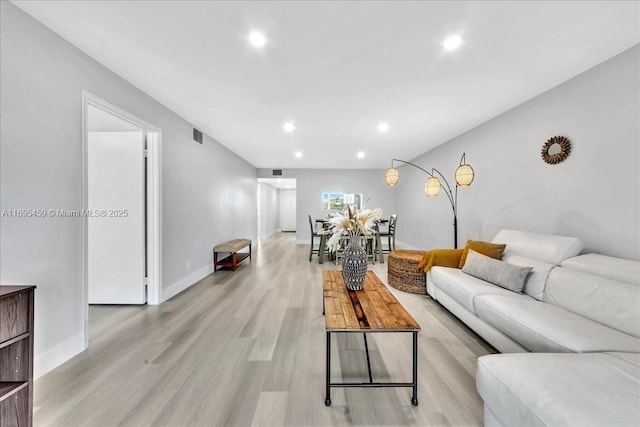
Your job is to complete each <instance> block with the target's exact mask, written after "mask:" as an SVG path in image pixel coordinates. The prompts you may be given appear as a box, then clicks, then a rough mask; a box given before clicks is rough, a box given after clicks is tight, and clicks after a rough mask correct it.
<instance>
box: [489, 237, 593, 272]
mask: <svg viewBox="0 0 640 427" xmlns="http://www.w3.org/2000/svg"><path fill="white" fill-rule="evenodd" d="M492 241H493V242H494V243H505V244H506V245H507V248H506V249H505V251H504V255H520V256H523V257H527V258H533V259H537V260H540V261H543V262H548V263H550V264H555V265H560V263H561V262H562V261H563V260H565V259H566V258H569V257H573V256H576V255H578V254H579V253H580V251H581V250H582V241H581V240H580V239H577V238H575V237H565V236H556V235H552V234H539V233H530V232H528V231H519V230H506V229H505V230H501V231H500V232H498V234H496V237H494V238H493V240H492Z"/></svg>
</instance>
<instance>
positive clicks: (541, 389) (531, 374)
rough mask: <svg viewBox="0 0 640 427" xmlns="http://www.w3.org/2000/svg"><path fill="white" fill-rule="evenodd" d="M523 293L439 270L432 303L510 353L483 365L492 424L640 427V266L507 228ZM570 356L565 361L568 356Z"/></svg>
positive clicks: (504, 239)
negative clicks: (525, 273)
mask: <svg viewBox="0 0 640 427" xmlns="http://www.w3.org/2000/svg"><path fill="white" fill-rule="evenodd" d="M493 242H495V243H504V244H506V249H505V252H504V255H503V258H502V260H503V261H505V262H508V263H512V264H516V265H520V266H528V267H533V271H532V272H531V274H530V275H529V277H528V279H527V281H526V283H525V287H524V290H523V293H522V294H520V293H515V292H512V291H509V290H507V289H504V288H502V287H499V286H496V285H493V284H491V283H488V282H485V281H484V280H481V279H478V278H476V277H473V276H469V275H467V274H465V273H464V272H462V270H459V269H455V268H447V267H433V268H432V269H431V270H430V271H429V273H428V274H427V292H428V293H429V295H430V296H431V297H432V298H433V299H435V300H437V301H438V302H439V303H441V304H442V305H443V306H444V307H446V308H447V309H448V310H449V311H451V312H452V313H453V314H454V315H456V316H457V317H458V318H460V319H461V320H462V321H463V322H464V323H466V324H467V325H468V326H469V327H470V328H472V329H473V330H474V331H475V332H477V333H478V334H479V335H480V336H482V337H483V338H484V339H485V340H486V341H487V342H489V343H490V344H491V345H493V346H494V347H495V348H496V349H498V350H499V351H500V352H502V353H518V354H500V355H490V356H484V357H481V358H480V359H479V360H478V373H477V378H476V380H477V387H478V391H479V393H480V395H481V396H482V398H483V400H484V403H485V425H488V426H524V425H540V426H544V425H548V426H551V425H565V426H583V425H585V426H586V425H591V426H626V425H633V426H640V355H639V354H638V353H640V262H638V261H630V260H623V259H620V258H613V257H607V256H603V255H597V254H586V255H578V254H579V253H580V251H581V250H582V243H581V242H580V240H578V239H576V238H571V237H563V236H553V235H544V234H536V233H528V232H523V231H516V230H502V231H500V232H499V233H498V234H497V235H496V237H495V238H494V239H493ZM560 353H562V354H560Z"/></svg>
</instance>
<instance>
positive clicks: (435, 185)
mask: <svg viewBox="0 0 640 427" xmlns="http://www.w3.org/2000/svg"><path fill="white" fill-rule="evenodd" d="M441 188H442V185H441V184H440V180H439V179H438V178H436V177H435V176H432V177H430V178H427V180H426V181H425V182H424V192H425V194H426V195H427V196H428V197H436V196H437V195H438V193H440V189H441Z"/></svg>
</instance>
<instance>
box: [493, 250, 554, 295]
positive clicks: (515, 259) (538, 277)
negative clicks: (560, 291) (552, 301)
mask: <svg viewBox="0 0 640 427" xmlns="http://www.w3.org/2000/svg"><path fill="white" fill-rule="evenodd" d="M502 260H503V261H504V262H508V263H509V264H515V265H519V266H522V267H532V268H533V270H531V274H529V277H528V278H527V281H526V282H525V283H524V289H523V292H524V293H525V294H527V295H529V296H530V297H533V298H535V299H537V300H538V301H542V294H543V292H544V287H545V285H546V283H547V277H549V273H550V272H551V270H552V269H553V268H554V267H555V266H556V265H555V264H549V263H547V262H542V261H538V260H537V259H533V258H526V257H523V256H519V255H505V256H503V257H502Z"/></svg>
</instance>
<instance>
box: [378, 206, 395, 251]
mask: <svg viewBox="0 0 640 427" xmlns="http://www.w3.org/2000/svg"><path fill="white" fill-rule="evenodd" d="M397 222H398V215H396V214H393V215H391V218H389V227H388V228H387V231H381V232H380V238H381V240H382V239H383V238H385V237H386V238H387V247H386V248H384V247H383V248H382V253H385V254H388V253H389V252H392V251H395V250H396V223H397Z"/></svg>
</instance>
